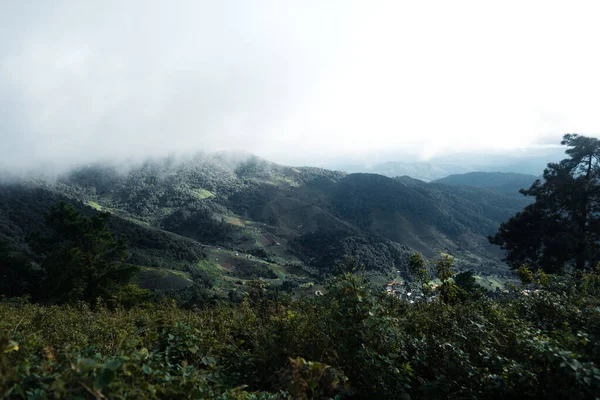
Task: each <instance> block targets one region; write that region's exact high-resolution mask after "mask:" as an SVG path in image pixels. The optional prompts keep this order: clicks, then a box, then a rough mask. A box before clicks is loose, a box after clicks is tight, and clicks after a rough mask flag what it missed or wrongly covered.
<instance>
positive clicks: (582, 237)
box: [488, 134, 600, 273]
mask: <svg viewBox="0 0 600 400" xmlns="http://www.w3.org/2000/svg"><path fill="white" fill-rule="evenodd" d="M561 144H562V145H564V146H567V150H566V151H565V152H566V154H567V155H568V156H569V158H567V159H564V160H562V161H561V162H559V163H549V164H548V167H547V168H546V169H545V170H544V177H543V180H539V179H538V180H536V181H535V182H534V183H533V184H532V185H531V187H530V188H529V189H522V190H521V193H522V194H524V195H526V196H533V197H535V202H534V203H533V204H531V205H529V206H527V207H525V209H524V210H523V211H521V212H519V213H518V214H517V215H515V216H514V217H512V218H510V219H509V220H508V221H507V222H505V223H503V224H502V225H501V226H500V228H499V230H498V232H497V233H496V234H495V235H494V236H492V237H489V238H488V239H489V241H490V243H492V244H497V245H500V246H501V247H502V249H504V250H506V261H507V262H508V263H509V265H510V266H511V267H512V268H518V267H519V266H520V265H523V264H527V265H529V266H531V267H532V268H533V269H541V270H544V271H546V272H549V273H556V272H559V271H561V270H563V268H567V269H568V268H575V269H577V270H584V269H586V268H590V267H593V266H594V265H596V263H597V262H598V261H599V260H600V242H599V239H600V141H599V140H598V139H595V138H590V137H585V136H580V135H577V134H566V135H564V137H563V140H562V142H561Z"/></svg>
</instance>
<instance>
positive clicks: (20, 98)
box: [0, 0, 600, 168]
mask: <svg viewBox="0 0 600 400" xmlns="http://www.w3.org/2000/svg"><path fill="white" fill-rule="evenodd" d="M599 15H600V3H599V2H597V1H589V2H577V1H572V0H570V1H561V2H553V1H549V0H543V1H526V0H520V1H506V0H503V1H494V2H492V1H481V0H477V1H458V0H455V1H447V0H442V1H400V0H392V1H383V0H379V1H378V0H373V1H367V0H364V1H350V0H340V1H334V0H328V1H326V0H315V1H308V0H303V1H293V0H289V1H287V0H285V1H284V0H273V1H261V0H252V1H246V0H238V1H227V0H218V1H212V0H211V1H200V0H196V1H177V0H174V1H156V2H154V1H149V0H140V1H132V0H131V1H127V0H119V1H109V0H98V1H43V0H19V1H14V0H0V139H1V143H2V144H1V146H0V167H3V168H6V167H12V168H19V167H23V166H31V165H34V164H38V163H49V162H50V163H52V162H54V163H72V162H84V161H92V160H95V159H99V158H106V157H119V158H122V157H140V156H143V155H161V154H166V153H170V152H193V151H197V150H205V151H212V150H243V151H247V152H252V153H255V154H258V155H261V156H264V157H267V158H270V159H272V160H274V161H278V162H282V163H295V164H309V163H314V162H316V161H315V160H319V159H328V158H343V157H350V156H352V157H356V156H360V155H363V154H374V153H378V152H379V153H385V154H391V153H393V152H397V151H400V152H412V153H414V154H416V155H418V157H420V158H421V159H424V160H426V159H429V158H430V157H432V156H436V155H439V154H447V153H449V152H465V151H466V152H469V151H470V152H482V151H498V150H505V149H508V150H511V149H523V148H527V147H528V146H531V145H532V144H535V143H546V142H548V140H549V138H550V139H551V140H552V141H555V140H554V138H555V137H556V138H557V137H560V135H561V134H562V133H566V132H579V133H583V134H588V135H598V134H599V133H600V52H599V51H598V40H599V39H600V24H599V23H598V16H599Z"/></svg>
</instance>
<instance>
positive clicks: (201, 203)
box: [0, 153, 526, 293]
mask: <svg viewBox="0 0 600 400" xmlns="http://www.w3.org/2000/svg"><path fill="white" fill-rule="evenodd" d="M0 190H1V193H0V218H1V219H0V220H1V221H2V225H1V226H0V235H1V237H3V238H4V240H5V241H8V242H10V243H12V244H13V246H14V247H15V248H17V249H19V250H21V251H23V252H27V251H28V249H27V246H26V244H25V237H26V236H27V235H29V234H31V233H33V232H35V231H37V230H40V229H43V218H42V217H43V215H44V213H45V212H46V211H47V210H48V208H49V207H50V205H51V204H53V203H54V202H56V201H58V200H60V199H62V200H66V201H68V202H74V204H76V205H77V208H78V209H79V210H81V211H82V212H84V213H86V214H88V215H91V214H92V213H93V212H95V211H105V212H109V213H111V214H112V215H113V218H112V219H111V222H110V228H111V230H112V231H113V232H114V233H115V234H117V235H125V236H126V237H127V238H128V240H129V242H130V250H129V253H128V254H129V256H128V261H129V262H131V263H133V264H135V265H139V266H141V267H143V268H142V273H141V274H140V276H141V278H140V279H141V281H142V282H145V283H143V286H145V287H146V286H147V287H151V288H160V287H162V285H165V287H168V288H183V287H186V286H190V285H192V284H193V283H194V279H193V277H194V276H196V275H198V274H200V275H201V276H204V275H206V274H209V275H211V276H212V277H213V278H214V279H217V282H216V283H217V286H218V287H219V288H221V289H223V293H226V292H228V291H231V290H234V291H235V290H236V288H237V285H236V284H235V282H238V283H240V282H241V283H243V282H244V281H245V280H246V279H250V278H253V277H259V276H262V277H264V278H270V279H273V280H274V281H273V282H282V280H285V279H291V280H293V281H295V282H297V283H299V284H302V283H308V282H313V281H315V280H318V279H320V277H322V276H323V275H324V274H325V275H327V274H328V273H329V272H330V271H329V270H330V268H331V266H332V265H333V264H334V263H335V261H336V260H338V259H341V258H342V257H343V256H344V255H345V254H348V255H352V256H355V257H357V258H358V259H359V261H360V263H362V264H364V265H365V267H366V269H367V270H369V271H373V273H374V274H376V275H377V274H378V275H380V276H382V278H383V277H386V276H393V274H396V273H397V272H396V271H400V272H401V273H405V267H406V260H407V257H408V256H407V255H408V254H410V252H411V251H414V250H418V251H421V252H423V253H424V254H426V255H428V256H435V254H436V253H437V252H438V251H444V252H448V253H451V254H453V255H454V256H455V257H456V264H457V265H459V266H460V267H461V268H475V269H476V270H477V271H479V272H481V273H483V274H487V273H496V274H505V273H506V269H505V268H504V267H503V266H502V264H501V262H500V257H499V253H498V252H497V250H495V249H494V248H493V247H492V246H490V245H489V244H488V243H487V241H486V239H485V238H486V236H487V235H489V234H491V233H493V232H494V230H495V228H496V227H497V226H498V224H499V223H500V222H501V221H503V220H505V219H506V218H508V217H509V216H510V215H512V214H514V212H515V211H517V210H519V209H520V208H522V207H523V206H524V205H525V204H526V199H524V198H515V197H509V196H504V195H503V194H495V193H491V192H489V191H486V190H483V189H476V188H467V187H455V188H451V187H448V186H444V185H437V184H427V183H424V182H421V181H416V180H415V181H413V182H412V183H411V182H407V181H406V179H402V178H397V179H391V178H387V177H384V176H381V175H376V174H350V175H347V174H344V173H341V172H336V171H328V170H323V169H318V168H291V167H285V166H280V165H277V164H273V163H270V162H268V161H265V160H261V159H259V158H256V157H248V156H244V157H241V156H234V155H231V154H225V153H223V154H215V155H198V156H196V157H193V158H189V159H184V160H181V159H174V158H166V159H158V160H149V161H147V162H145V163H143V164H139V165H135V166H129V167H127V168H125V167H123V166H119V165H107V164H98V165H88V166H83V167H79V168H77V169H74V170H72V171H71V172H69V173H67V174H65V175H63V176H61V177H59V178H58V179H56V180H55V181H35V182H33V181H27V180H22V181H21V182H16V183H15V182H13V183H10V184H4V185H2V187H1V188H0ZM94 210H95V211H94ZM146 268H152V269H154V270H153V271H150V270H147V269H146ZM157 271H161V272H160V274H159V272H157ZM249 271H253V272H249ZM258 271H263V272H258ZM157 274H159V275H157ZM224 276H225V277H226V278H225V279H223V277H224Z"/></svg>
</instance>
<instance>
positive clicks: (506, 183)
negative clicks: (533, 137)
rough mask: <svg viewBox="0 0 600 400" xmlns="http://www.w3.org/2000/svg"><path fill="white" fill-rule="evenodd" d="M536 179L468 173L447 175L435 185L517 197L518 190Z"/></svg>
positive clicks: (534, 177)
mask: <svg viewBox="0 0 600 400" xmlns="http://www.w3.org/2000/svg"><path fill="white" fill-rule="evenodd" d="M536 179H538V177H536V176H535V175H528V174H517V173H514V172H469V173H466V174H458V175H449V176H447V177H445V178H442V179H437V180H435V181H434V182H435V183H441V184H444V185H467V186H474V187H481V188H488V189H490V190H494V191H497V192H501V193H506V194H512V195H518V193H519V190H521V189H528V188H529V187H530V186H531V184H532V183H533V182H534V181H535V180H536Z"/></svg>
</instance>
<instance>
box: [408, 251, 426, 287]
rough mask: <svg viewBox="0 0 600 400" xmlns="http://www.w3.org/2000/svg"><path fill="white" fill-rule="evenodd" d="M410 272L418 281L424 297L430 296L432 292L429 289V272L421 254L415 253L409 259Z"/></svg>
mask: <svg viewBox="0 0 600 400" xmlns="http://www.w3.org/2000/svg"><path fill="white" fill-rule="evenodd" d="M408 271H409V272H410V273H411V274H412V276H413V277H414V278H415V279H416V281H417V283H418V284H419V287H420V288H421V290H422V292H423V294H424V295H428V294H429V293H430V292H431V288H430V287H429V281H430V277H429V271H428V269H427V267H426V266H425V260H423V257H422V256H421V254H419V253H414V254H412V255H411V256H410V258H409V259H408Z"/></svg>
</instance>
